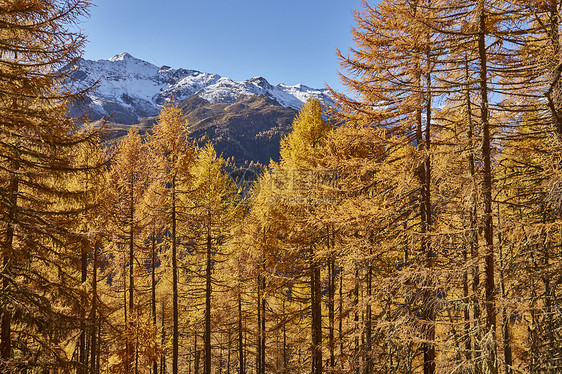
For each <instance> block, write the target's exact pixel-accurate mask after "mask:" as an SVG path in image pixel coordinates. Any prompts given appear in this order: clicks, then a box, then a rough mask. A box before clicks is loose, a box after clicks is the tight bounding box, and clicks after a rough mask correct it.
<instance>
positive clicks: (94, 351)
mask: <svg viewBox="0 0 562 374" xmlns="http://www.w3.org/2000/svg"><path fill="white" fill-rule="evenodd" d="M92 268H93V269H92V315H91V319H90V321H91V322H90V323H91V329H92V332H91V340H92V342H91V344H90V373H92V374H95V373H97V372H98V365H97V362H98V360H97V358H99V354H98V339H97V338H96V337H97V333H99V332H100V331H101V326H100V327H98V328H97V330H98V331H97V332H96V327H97V323H98V322H97V308H98V246H97V244H96V245H95V246H94V259H93V261H92ZM100 321H101V320H100Z"/></svg>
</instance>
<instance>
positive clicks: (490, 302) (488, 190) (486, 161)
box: [478, 0, 498, 374]
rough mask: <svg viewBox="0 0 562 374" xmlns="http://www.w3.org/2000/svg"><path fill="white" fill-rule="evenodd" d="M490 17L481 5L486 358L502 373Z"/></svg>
mask: <svg viewBox="0 0 562 374" xmlns="http://www.w3.org/2000/svg"><path fill="white" fill-rule="evenodd" d="M486 14H487V10H486V7H485V0H480V2H479V15H478V55H479V64H480V100H481V106H480V119H481V121H482V125H481V127H482V164H483V165H482V167H483V190H482V195H483V198H484V217H483V220H484V239H485V242H486V246H485V253H484V276H485V289H486V330H487V333H489V334H491V339H490V341H491V345H490V347H489V352H490V353H489V356H488V357H487V359H486V362H487V365H488V370H490V372H491V373H492V374H496V373H497V372H498V368H497V362H496V344H495V342H496V287H495V282H494V226H493V221H492V158H491V136H490V123H489V119H488V117H489V106H488V66H487V58H488V56H487V52H486V36H487V34H488V33H487V30H486Z"/></svg>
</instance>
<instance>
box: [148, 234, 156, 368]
mask: <svg viewBox="0 0 562 374" xmlns="http://www.w3.org/2000/svg"><path fill="white" fill-rule="evenodd" d="M150 259H151V261H152V263H151V264H150V265H151V278H152V279H151V280H152V287H151V291H152V326H153V327H154V331H156V232H155V231H154V230H153V231H152V253H151V256H150ZM152 374H158V360H156V359H154V362H153V363H152Z"/></svg>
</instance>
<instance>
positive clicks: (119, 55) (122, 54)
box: [109, 52, 134, 62]
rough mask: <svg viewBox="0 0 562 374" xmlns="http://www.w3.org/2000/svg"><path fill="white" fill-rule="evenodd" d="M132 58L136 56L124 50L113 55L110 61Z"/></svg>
mask: <svg viewBox="0 0 562 374" xmlns="http://www.w3.org/2000/svg"><path fill="white" fill-rule="evenodd" d="M132 58H134V57H133V56H131V55H130V54H128V53H127V52H122V53H119V54H118V55H115V56H113V57H111V58H110V59H109V61H111V62H116V61H125V60H129V59H132Z"/></svg>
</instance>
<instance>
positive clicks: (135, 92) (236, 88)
mask: <svg viewBox="0 0 562 374" xmlns="http://www.w3.org/2000/svg"><path fill="white" fill-rule="evenodd" d="M73 78H74V85H75V86H76V88H78V89H83V88H87V87H90V86H92V85H94V84H96V83H97V85H96V88H95V89H94V91H93V92H91V93H89V94H88V97H89V99H90V100H89V102H87V103H86V106H87V107H86V108H82V111H83V109H87V111H88V112H89V117H90V118H91V119H94V120H95V119H99V118H102V117H105V116H111V119H112V121H113V122H118V123H123V124H133V123H136V122H137V121H138V120H139V119H140V118H143V117H151V116H155V115H156V114H158V111H159V108H160V107H161V105H162V104H163V103H165V102H166V100H167V99H168V98H173V99H174V100H176V102H180V101H182V100H185V99H188V98H190V97H192V96H194V95H197V96H198V97H199V98H201V99H204V100H206V101H208V102H209V103H210V104H216V103H234V102H236V101H237V100H238V99H239V98H240V97H243V96H252V95H261V96H265V97H268V98H270V99H273V100H275V101H276V102H277V103H279V104H280V105H281V106H284V107H287V108H292V109H299V108H300V107H301V105H302V104H303V103H304V102H305V101H306V100H307V99H308V98H310V97H316V98H318V99H319V100H321V101H322V102H325V103H329V102H330V99H329V97H328V95H327V92H326V90H324V89H313V88H310V87H307V86H304V85H300V84H299V85H295V86H289V85H285V84H278V85H276V86H273V85H271V84H270V83H269V82H268V81H267V80H266V79H265V78H262V77H255V78H251V79H248V80H245V81H242V82H237V81H234V80H232V79H230V78H227V77H221V76H220V75H217V74H211V73H203V72H200V71H195V70H189V69H173V68H171V67H169V66H162V67H158V66H155V65H153V64H151V63H149V62H146V61H143V60H140V59H137V58H135V57H133V56H131V55H130V54H128V53H121V54H119V55H116V56H114V57H112V58H110V59H109V60H98V61H92V60H85V59H83V60H81V61H80V63H79V66H78V67H77V70H76V72H75V73H74V75H73ZM74 110H77V108H74Z"/></svg>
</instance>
